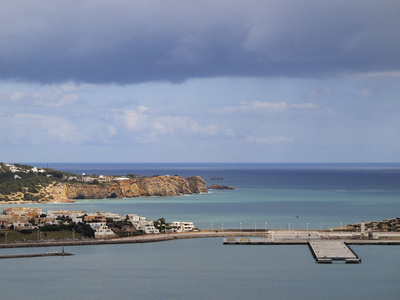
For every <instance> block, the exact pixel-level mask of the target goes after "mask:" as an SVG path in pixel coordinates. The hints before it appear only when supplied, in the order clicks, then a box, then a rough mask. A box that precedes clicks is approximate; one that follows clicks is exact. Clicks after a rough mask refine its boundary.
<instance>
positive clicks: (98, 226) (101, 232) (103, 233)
mask: <svg viewBox="0 0 400 300" xmlns="http://www.w3.org/2000/svg"><path fill="white" fill-rule="evenodd" d="M89 225H90V227H92V228H93V230H94V238H96V239H106V238H113V237H116V234H115V233H114V232H113V231H112V230H111V229H110V228H109V227H108V226H107V224H106V223H103V222H101V223H89Z"/></svg>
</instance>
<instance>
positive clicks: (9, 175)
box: [0, 163, 74, 201]
mask: <svg viewBox="0 0 400 300" xmlns="http://www.w3.org/2000/svg"><path fill="white" fill-rule="evenodd" d="M13 166H14V167H15V169H14V170H13V172H12V171H11V168H10V167H9V166H6V165H5V164H4V163H0V201H10V200H11V199H10V197H9V196H10V195H12V194H14V193H18V192H19V193H22V194H23V199H24V200H26V201H39V200H40V199H42V198H43V197H44V195H42V194H39V191H40V190H41V189H42V188H43V187H46V186H48V185H49V184H51V183H53V182H54V181H61V180H62V179H63V176H64V175H66V176H71V175H72V176H74V174H71V173H66V172H60V171H57V170H53V169H48V168H44V169H43V172H34V171H33V167H32V166H28V165H23V164H14V165H13Z"/></svg>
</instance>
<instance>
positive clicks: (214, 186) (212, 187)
mask: <svg viewBox="0 0 400 300" xmlns="http://www.w3.org/2000/svg"><path fill="white" fill-rule="evenodd" d="M207 189H209V190H234V189H235V187H234V186H227V185H221V184H212V185H209V186H207Z"/></svg>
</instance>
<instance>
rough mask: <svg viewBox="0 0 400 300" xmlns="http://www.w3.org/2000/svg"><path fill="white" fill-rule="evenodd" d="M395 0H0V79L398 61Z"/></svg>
mask: <svg viewBox="0 0 400 300" xmlns="http://www.w3.org/2000/svg"><path fill="white" fill-rule="evenodd" d="M399 15H400V2H398V1H376V0H373V1H368V0H362V1H361V0H360V1H339V0H338V1H321V0H318V1H294V0H293V1H223V0H221V1H188V0H182V1H123V0H117V1H105V0H98V1H73V0H69V1H50V0H48V1H45V0H42V1H41V0H38V1H3V2H2V4H0V45H1V46H0V79H5V80H7V79H15V80H19V81H33V82H40V83H51V82H62V81H67V80H72V81H77V82H91V83H110V82H115V83H121V84H125V83H138V82H147V81H183V80H186V79H188V78H195V77H197V78H202V77H215V76H288V77H302V76H312V77H314V76H324V75H334V74H338V73H359V72H378V71H393V70H398V69H400V60H399V55H398V54H399V53H400V33H399V32H400V31H399V30H398V29H399V28H400V18H399V17H398V16H399Z"/></svg>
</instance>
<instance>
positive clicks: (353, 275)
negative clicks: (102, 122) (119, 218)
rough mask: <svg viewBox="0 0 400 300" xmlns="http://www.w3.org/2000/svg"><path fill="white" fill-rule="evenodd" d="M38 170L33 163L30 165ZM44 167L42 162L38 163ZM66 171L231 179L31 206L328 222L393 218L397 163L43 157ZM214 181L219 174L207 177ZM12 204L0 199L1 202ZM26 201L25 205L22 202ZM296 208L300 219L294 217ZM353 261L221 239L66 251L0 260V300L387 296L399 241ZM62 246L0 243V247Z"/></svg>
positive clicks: (366, 250)
mask: <svg viewBox="0 0 400 300" xmlns="http://www.w3.org/2000/svg"><path fill="white" fill-rule="evenodd" d="M37 166H38V167H40V165H37ZM43 166H45V165H43ZM50 167H51V168H54V169H58V170H63V171H67V172H73V173H83V172H85V173H86V174H102V175H108V174H111V175H119V174H140V175H156V174H160V175H165V174H170V175H175V174H178V175H182V176H193V175H200V176H202V177H203V178H204V179H206V180H207V184H211V183H217V184H219V183H220V184H226V185H233V186H236V188H237V189H236V190H234V191H213V192H211V193H209V194H200V195H190V196H185V197H151V198H135V199H106V200H78V202H77V203H75V204H42V205H40V208H42V209H43V210H45V211H46V210H47V209H68V210H85V211H111V212H116V213H120V214H121V215H124V214H127V213H137V214H139V215H140V216H145V217H147V218H148V219H157V218H159V217H164V218H166V219H167V221H170V222H172V221H175V220H187V221H193V222H195V225H197V226H198V227H200V228H211V227H213V228H215V229H216V228H221V227H222V226H224V228H239V226H242V227H243V228H264V227H268V228H289V227H290V228H292V229H294V228H296V227H299V228H306V226H308V227H309V228H317V229H319V228H321V227H323V228H328V227H337V226H340V223H342V224H348V223H355V222H360V221H362V220H364V221H372V220H382V219H387V218H395V217H399V216H400V213H399V212H400V165H399V164H352V165H350V164H341V165H340V164H339V165H338V164H335V165H321V164H310V165H304V164H297V165H296V164H282V165H279V164H161V165H160V164H50ZM211 177H224V178H225V179H224V180H223V181H210V180H209V178H211ZM10 206H11V205H2V206H1V208H5V207H10ZM24 206H28V207H32V205H31V204H30V205H24ZM297 216H298V218H297ZM352 248H353V249H354V250H355V251H356V252H357V254H358V255H359V256H360V257H361V258H362V260H363V262H362V264H358V265H346V264H342V263H335V264H332V265H319V264H316V263H314V260H313V258H312V255H311V254H310V252H309V250H308V248H307V246H226V245H225V246H224V245H222V239H219V238H216V239H197V240H177V241H169V242H163V243H154V244H142V245H141V244H136V245H108V246H81V247H67V249H66V251H69V252H73V253H75V254H76V255H74V256H72V257H45V258H26V259H10V260H2V261H0V265H1V271H2V272H1V275H0V276H1V280H0V299H109V298H119V299H155V298H163V299H224V298H226V299H229V298H230V299H243V298H247V299H267V298H268V299H339V298H340V299H351V298H352V299H377V298H379V299H396V298H398V294H399V292H400V286H399V285H398V280H397V278H398V277H399V275H400V260H398V256H399V254H400V247H396V246H353V247H352ZM55 250H56V251H60V249H51V248H47V249H44V248H36V249H34V248H31V249H1V251H0V252H1V253H2V254H10V253H36V252H47V251H55Z"/></svg>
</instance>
